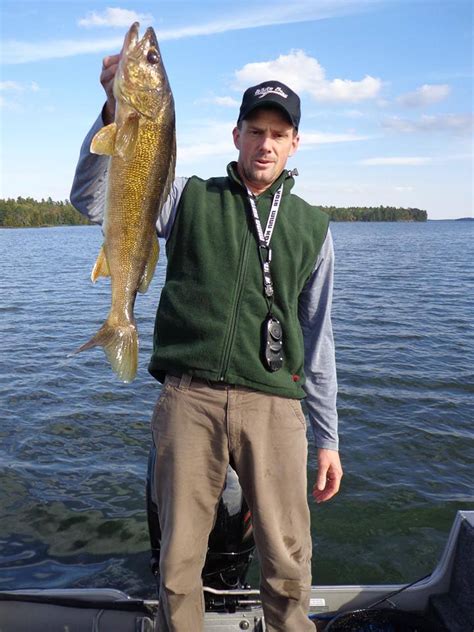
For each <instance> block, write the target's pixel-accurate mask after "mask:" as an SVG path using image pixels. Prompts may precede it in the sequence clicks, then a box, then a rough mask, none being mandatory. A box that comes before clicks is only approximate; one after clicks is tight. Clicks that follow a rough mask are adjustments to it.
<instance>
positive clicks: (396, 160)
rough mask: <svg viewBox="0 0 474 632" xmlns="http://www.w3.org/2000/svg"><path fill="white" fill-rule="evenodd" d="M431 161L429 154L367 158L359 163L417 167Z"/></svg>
mask: <svg viewBox="0 0 474 632" xmlns="http://www.w3.org/2000/svg"><path fill="white" fill-rule="evenodd" d="M431 161H432V159H431V158H429V157H427V156H392V157H390V158H367V159H365V160H360V161H359V163H358V164H359V165H366V166H384V165H391V166H393V165H405V166H410V167H415V166H419V165H426V164H428V163H430V162H431Z"/></svg>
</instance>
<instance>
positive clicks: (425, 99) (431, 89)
mask: <svg viewBox="0 0 474 632" xmlns="http://www.w3.org/2000/svg"><path fill="white" fill-rule="evenodd" d="M450 92H451V88H450V87H449V86H448V84H446V83H443V84H427V83H425V84H424V85H422V86H420V87H419V88H417V89H416V90H415V91H414V92H408V93H407V94H402V95H401V96H399V97H398V99H397V101H398V103H400V104H401V105H405V106H407V107H415V108H417V107H423V106H425V105H431V104H432V103H438V102H439V101H442V100H443V99H445V98H446V97H447V96H448V94H449V93H450Z"/></svg>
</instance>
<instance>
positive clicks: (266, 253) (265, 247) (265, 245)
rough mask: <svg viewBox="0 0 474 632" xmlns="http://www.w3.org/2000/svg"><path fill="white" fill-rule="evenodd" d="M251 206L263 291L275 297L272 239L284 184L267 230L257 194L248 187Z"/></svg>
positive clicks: (277, 196) (276, 194) (275, 199)
mask: <svg viewBox="0 0 474 632" xmlns="http://www.w3.org/2000/svg"><path fill="white" fill-rule="evenodd" d="M247 193H248V197H249V202H250V208H251V210H252V217H253V221H254V224H255V229H256V231H257V237H258V252H259V255H260V262H261V264H262V270H263V292H264V294H265V296H266V297H267V298H272V297H273V283H272V277H271V274H270V261H271V260H272V251H271V248H270V241H271V239H272V235H273V229H274V228H275V224H276V220H277V217H278V211H279V209H280V203H281V197H282V194H283V184H282V185H281V186H280V188H279V189H278V191H277V192H276V193H275V195H274V196H273V201H272V207H271V209H270V215H269V216H268V220H267V225H266V227H265V232H263V229H262V224H261V222H260V217H259V216H258V211H257V204H256V202H255V196H254V195H253V193H252V192H251V191H249V190H248V189H247Z"/></svg>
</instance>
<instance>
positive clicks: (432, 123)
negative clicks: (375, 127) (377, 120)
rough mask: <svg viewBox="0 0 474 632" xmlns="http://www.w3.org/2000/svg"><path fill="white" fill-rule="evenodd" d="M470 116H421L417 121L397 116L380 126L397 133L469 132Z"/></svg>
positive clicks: (470, 126)
mask: <svg viewBox="0 0 474 632" xmlns="http://www.w3.org/2000/svg"><path fill="white" fill-rule="evenodd" d="M472 123H473V116H472V114H438V115H436V116H428V115H426V114H425V115H423V116H422V117H421V118H420V119H419V120H410V119H403V118H400V117H398V116H393V117H390V118H386V119H384V120H383V121H382V126H383V127H385V128H388V129H393V130H396V131H398V132H404V133H412V132H457V133H465V132H470V131H471V129H472Z"/></svg>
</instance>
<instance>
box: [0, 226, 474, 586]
mask: <svg viewBox="0 0 474 632" xmlns="http://www.w3.org/2000/svg"><path fill="white" fill-rule="evenodd" d="M332 231H333V235H334V241H335V247H336V256H337V266H336V282H335V299H334V310H333V314H334V330H335V338H336V345H337V362H338V378H339V386H340V395H339V401H338V404H339V414H340V424H341V426H340V434H341V456H342V460H343V464H344V468H345V477H344V479H343V486H342V490H341V492H340V494H339V495H338V496H337V497H336V498H334V499H333V500H332V501H330V502H329V503H325V504H323V505H315V504H314V503H313V502H312V501H310V504H311V511H312V520H313V541H314V562H313V583H319V584H324V583H372V582H377V583H378V582H389V583H390V582H404V581H410V580H414V579H416V578H418V577H421V576H423V575H425V574H427V573H428V572H429V571H430V570H431V569H432V568H433V566H434V564H435V563H436V561H437V559H438V557H439V555H440V554H441V551H442V549H443V546H444V542H445V539H446V536H447V534H448V532H449V528H450V525H451V523H452V520H453V519H454V516H455V513H456V511H457V510H458V509H473V508H474V428H473V407H472V403H473V393H474V386H473V384H474V379H473V372H474V371H473V367H474V330H473V324H472V317H473V314H474V278H473V261H474V246H473V244H474V226H473V224H472V223H468V222H454V221H445V222H442V221H440V222H427V223H420V224H412V223H398V224H397V223H395V224H387V223H374V224H364V223H355V224H347V223H341V224H332ZM100 243H101V233H100V229H99V228H97V227H87V226H84V227H60V228H59V227H58V228H44V229H19V230H3V231H0V266H1V268H0V269H1V276H0V278H1V281H0V287H1V295H0V317H1V320H0V332H1V336H0V345H1V347H0V419H1V423H0V590H2V589H13V588H26V587H28V588H54V587H83V586H111V587H115V588H119V589H122V590H125V591H127V592H129V593H130V594H131V595H133V596H150V595H152V594H153V581H152V577H151V574H150V573H149V570H148V558H149V554H148V534H147V525H146V517H145V510H144V503H145V500H144V495H145V494H144V481H145V475H146V461H147V454H148V449H149V442H150V432H149V418H150V414H151V410H152V407H153V405H154V402H155V400H156V398H157V396H158V393H159V384H158V383H157V382H155V381H154V380H153V379H152V378H151V377H150V376H149V375H148V373H147V371H146V366H147V362H148V357H149V355H150V352H151V337H152V329H153V321H154V313H155V309H156V305H157V303H158V298H159V293H160V288H161V286H162V283H163V277H164V265H163V260H162V262H161V263H160V264H159V271H158V274H157V275H156V276H155V279H154V280H153V283H152V286H151V288H150V290H149V292H148V294H146V295H145V296H141V295H140V296H139V297H138V299H137V305H136V310H135V311H136V316H137V321H138V327H139V332H140V341H141V349H140V365H139V373H138V377H137V379H136V380H135V381H134V382H133V383H132V384H130V385H124V384H121V383H120V382H118V381H117V380H116V379H115V377H114V375H113V374H112V372H111V370H110V368H109V366H108V363H107V362H106V360H105V356H104V355H103V354H102V352H101V351H99V350H95V351H90V352H87V353H84V354H81V355H78V356H74V357H68V353H69V352H71V351H72V350H74V349H75V348H77V347H78V346H79V345H80V344H82V343H83V342H85V341H86V340H88V339H89V337H90V335H91V334H92V333H94V332H95V331H96V329H97V328H98V326H99V325H100V323H101V322H102V321H103V319H104V317H105V316H106V313H107V311H108V302H109V285H108V283H107V281H102V282H98V283H97V285H96V286H95V287H94V286H92V285H91V283H90V281H89V273H90V269H91V266H92V264H93V262H94V261H95V257H96V254H97V252H98V250H99V246H100ZM314 463H315V459H314V448H312V446H311V453H310V478H311V479H313V478H314ZM256 577H257V570H256V569H255V568H254V569H253V571H252V575H251V579H252V583H255V582H256Z"/></svg>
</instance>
